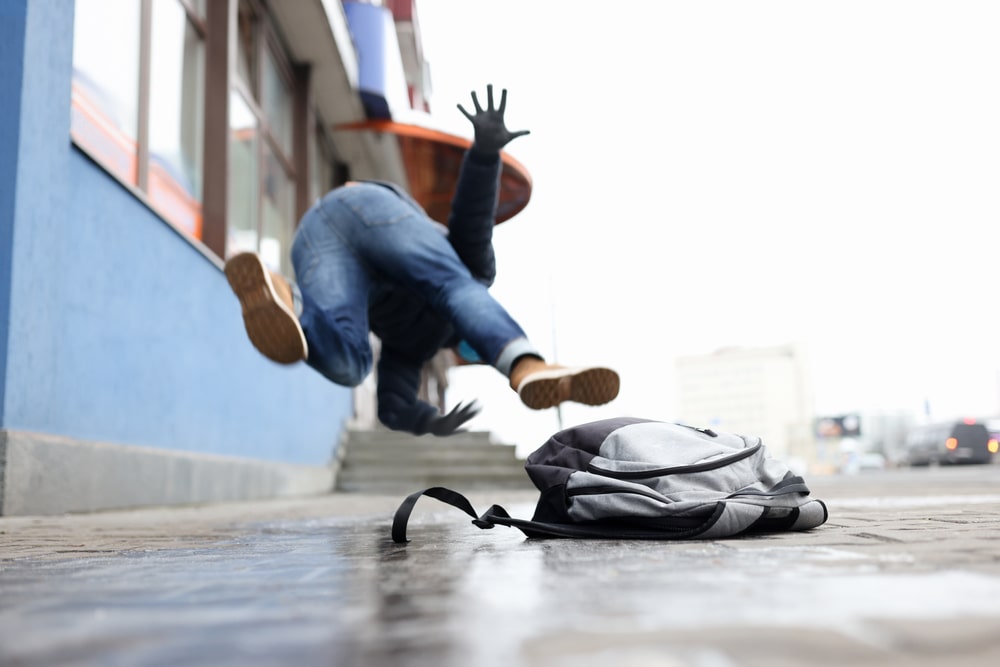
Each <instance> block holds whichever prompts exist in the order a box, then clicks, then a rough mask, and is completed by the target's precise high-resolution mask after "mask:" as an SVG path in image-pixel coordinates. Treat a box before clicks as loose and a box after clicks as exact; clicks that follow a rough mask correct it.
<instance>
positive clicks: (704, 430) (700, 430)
mask: <svg viewBox="0 0 1000 667" xmlns="http://www.w3.org/2000/svg"><path fill="white" fill-rule="evenodd" d="M677 425H678V426H683V427H684V428H689V429H691V430H692V431H698V433H704V434H705V435H707V436H708V437H710V438H718V437H719V434H718V433H716V432H715V431H713V430H712V429H710V428H698V427H697V426H691V425H690V424H681V423H678V424H677Z"/></svg>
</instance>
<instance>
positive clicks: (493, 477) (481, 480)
mask: <svg viewBox="0 0 1000 667" xmlns="http://www.w3.org/2000/svg"><path fill="white" fill-rule="evenodd" d="M432 486H445V487H448V488H450V489H454V490H455V491H458V492H459V493H464V492H466V491H470V490H473V489H475V490H482V489H520V490H529V489H533V488H534V486H533V485H532V483H531V480H529V479H528V476H527V474H525V473H524V471H523V470H522V471H521V472H520V474H515V473H514V472H509V473H504V474H498V473H490V474H485V473H483V471H480V470H465V471H453V472H445V471H441V470H433V471H426V472H425V473H423V474H421V473H420V472H418V471H413V472H411V473H410V474H408V475H405V476H398V477H395V476H391V475H379V476H371V475H364V476H355V475H352V474H342V475H339V476H338V477H337V490H338V491H341V492H365V493H383V492H391V493H403V494H409V493H413V492H414V491H421V490H423V489H427V488H430V487H432Z"/></svg>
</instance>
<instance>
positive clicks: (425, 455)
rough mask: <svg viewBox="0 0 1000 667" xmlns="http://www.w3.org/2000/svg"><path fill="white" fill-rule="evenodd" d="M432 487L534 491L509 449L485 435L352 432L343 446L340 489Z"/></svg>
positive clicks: (338, 477)
mask: <svg viewBox="0 0 1000 667" xmlns="http://www.w3.org/2000/svg"><path fill="white" fill-rule="evenodd" d="M430 486H450V487H456V490H461V489H491V488H496V489H499V488H504V489H526V488H533V487H532V485H531V481H530V480H529V479H528V476H527V473H526V472H525V471H524V461H523V460H521V459H518V458H517V456H516V448H515V447H514V446H513V445H502V444H493V439H492V436H491V434H490V433H488V432H482V431H479V432H471V433H459V434H456V435H454V436H449V437H447V438H438V437H434V436H413V435H409V434H405V433H396V432H392V431H381V430H378V431H350V432H348V433H347V434H346V437H345V440H344V442H343V443H342V444H341V461H340V470H339V472H338V474H337V482H336V488H337V490H338V491H349V492H350V491H355V492H370V493H378V492H394V493H396V492H413V491H416V490H419V489H420V488H427V487H430Z"/></svg>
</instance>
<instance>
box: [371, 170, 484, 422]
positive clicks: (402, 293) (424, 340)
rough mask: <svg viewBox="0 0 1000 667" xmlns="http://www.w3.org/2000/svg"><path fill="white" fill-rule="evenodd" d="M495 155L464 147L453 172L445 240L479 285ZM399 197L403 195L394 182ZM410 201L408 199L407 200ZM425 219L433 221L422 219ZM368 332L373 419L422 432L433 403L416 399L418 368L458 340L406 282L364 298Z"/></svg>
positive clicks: (388, 285)
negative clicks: (377, 347) (374, 345)
mask: <svg viewBox="0 0 1000 667" xmlns="http://www.w3.org/2000/svg"><path fill="white" fill-rule="evenodd" d="M500 170H501V162H500V156H499V155H497V156H495V157H492V158H483V157H481V156H478V155H476V154H474V153H471V152H466V154H465V157H464V159H463V160H462V166H461V170H460V172H459V178H458V184H457V186H456V189H455V196H454V198H453V199H452V205H451V213H450V214H449V216H448V229H447V231H446V232H444V231H443V233H447V235H448V240H449V241H450V242H451V246H452V247H453V248H454V249H455V252H456V253H457V254H458V256H459V258H460V259H461V260H462V263H463V264H465V266H466V267H467V268H468V269H469V271H470V272H471V273H472V276H473V277H474V278H475V279H476V280H478V281H479V282H481V283H483V284H485V285H492V284H493V280H494V278H495V277H496V260H495V256H494V254H493V226H494V224H495V223H496V212H497V203H498V201H499V191H500ZM392 189H393V190H394V191H395V192H396V193H397V194H398V195H399V196H401V197H404V198H409V197H408V195H406V193H405V192H403V191H402V190H400V189H399V188H398V187H393V188H392ZM411 201H412V200H411ZM428 224H437V223H434V222H433V221H432V220H430V218H428ZM368 317H369V322H370V326H371V330H372V332H373V333H374V334H375V335H376V336H378V338H379V340H380V341H381V343H382V352H381V355H380V358H379V362H378V369H377V374H378V375H377V379H378V382H377V387H378V389H377V396H378V416H379V420H380V421H381V422H382V423H383V424H385V425H386V426H388V427H389V428H391V429H394V430H400V431H409V432H411V433H416V434H418V435H420V434H423V433H426V432H427V430H428V427H429V423H430V420H431V419H432V418H433V417H435V416H436V415H437V414H438V410H437V408H435V407H433V406H431V405H429V404H427V403H425V402H423V401H421V400H419V399H418V398H417V393H418V391H419V388H420V371H421V369H422V367H423V365H424V363H425V362H427V361H428V360H429V359H431V358H432V357H433V356H434V355H435V354H436V353H437V352H438V351H439V350H441V349H442V348H446V347H453V346H455V345H457V344H458V343H459V341H458V340H457V337H456V335H455V331H454V329H453V328H452V326H451V324H450V323H449V322H448V321H446V320H445V319H443V318H442V317H441V316H440V315H439V314H438V313H437V312H435V311H434V310H432V309H431V308H430V307H429V306H428V305H427V302H426V301H425V300H424V299H423V298H422V297H421V296H420V295H418V294H417V293H416V292H415V291H413V290H412V289H411V288H409V287H408V286H406V285H400V284H397V283H388V282H385V283H382V284H379V285H377V286H376V287H375V289H374V290H373V292H372V295H371V298H370V300H369V306H368Z"/></svg>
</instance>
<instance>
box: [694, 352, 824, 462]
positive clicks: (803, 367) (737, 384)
mask: <svg viewBox="0 0 1000 667" xmlns="http://www.w3.org/2000/svg"><path fill="white" fill-rule="evenodd" d="M676 377H677V403H678V411H677V414H678V417H679V421H682V422H684V423H689V424H692V425H697V426H709V427H712V428H717V429H719V430H725V431H732V432H736V433H743V434H746V435H756V436H759V437H761V438H763V440H764V443H765V445H766V446H767V448H768V450H769V451H770V452H771V454H772V455H774V456H776V457H782V458H788V459H795V460H798V461H801V463H802V464H803V465H805V464H808V463H811V462H812V461H813V459H814V458H815V447H814V442H815V440H814V438H813V435H812V431H813V399H812V386H811V383H810V379H809V372H808V365H807V362H806V354H805V350H804V348H803V347H801V346H798V345H793V344H789V345H780V346H775V347H761V348H724V349H721V350H718V351H716V352H713V353H711V354H703V355H695V356H686V357H681V358H679V359H677V362H676Z"/></svg>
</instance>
